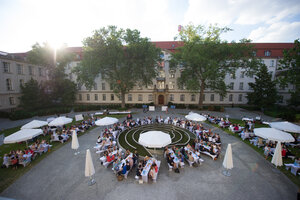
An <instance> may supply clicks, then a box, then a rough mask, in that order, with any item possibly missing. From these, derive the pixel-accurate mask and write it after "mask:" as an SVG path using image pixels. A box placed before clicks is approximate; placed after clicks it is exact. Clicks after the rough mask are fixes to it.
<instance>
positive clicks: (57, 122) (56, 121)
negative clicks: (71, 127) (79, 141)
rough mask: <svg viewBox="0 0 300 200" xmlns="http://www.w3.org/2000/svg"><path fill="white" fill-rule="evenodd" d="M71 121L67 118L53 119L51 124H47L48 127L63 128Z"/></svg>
mask: <svg viewBox="0 0 300 200" xmlns="http://www.w3.org/2000/svg"><path fill="white" fill-rule="evenodd" d="M72 121H73V119H72V118H67V117H58V118H55V119H54V120H53V121H52V122H50V123H49V126H63V125H65V124H69V123H71V122H72Z"/></svg>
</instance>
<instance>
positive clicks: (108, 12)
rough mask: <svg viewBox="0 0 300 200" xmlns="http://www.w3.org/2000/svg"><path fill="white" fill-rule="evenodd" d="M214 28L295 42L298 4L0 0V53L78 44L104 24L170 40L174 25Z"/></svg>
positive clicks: (267, 0)
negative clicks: (216, 25)
mask: <svg viewBox="0 0 300 200" xmlns="http://www.w3.org/2000/svg"><path fill="white" fill-rule="evenodd" d="M189 23H192V24H194V25H204V26H208V25H209V24H218V26H222V27H223V26H227V27H229V28H231V29H233V31H230V32H228V33H225V34H223V35H222V39H224V40H227V41H229V42H230V41H232V40H235V41H239V40H240V39H242V38H247V39H251V40H252V41H253V42H293V41H294V40H295V39H298V38H300V1H299V0H0V27H1V28H0V30H1V31H0V51H5V52H9V53H15V52H25V51H29V50H30V49H31V46H32V45H33V44H35V43H36V42H39V43H43V42H48V43H50V44H51V45H52V46H53V47H59V46H60V45H62V44H67V45H68V46H70V47H74V46H82V41H83V39H84V38H86V37H89V36H92V34H93V30H97V29H100V28H102V27H105V26H108V25H116V26H117V27H119V28H124V29H126V28H130V29H137V30H139V31H140V32H141V35H142V36H143V37H148V38H150V39H151V41H173V40H174V37H175V36H176V35H177V34H178V25H183V26H184V25H187V24H189Z"/></svg>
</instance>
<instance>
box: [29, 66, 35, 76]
mask: <svg viewBox="0 0 300 200" xmlns="http://www.w3.org/2000/svg"><path fill="white" fill-rule="evenodd" d="M28 70H29V75H34V70H33V67H32V66H28Z"/></svg>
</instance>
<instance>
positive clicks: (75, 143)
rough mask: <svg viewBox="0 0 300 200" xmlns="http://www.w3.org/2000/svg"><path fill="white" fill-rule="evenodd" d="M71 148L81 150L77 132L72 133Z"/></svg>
mask: <svg viewBox="0 0 300 200" xmlns="http://www.w3.org/2000/svg"><path fill="white" fill-rule="evenodd" d="M71 148H72V149H78V148H79V142H78V138H77V133H76V131H73V133H72V145H71Z"/></svg>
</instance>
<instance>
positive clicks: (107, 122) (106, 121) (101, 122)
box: [95, 117, 119, 126]
mask: <svg viewBox="0 0 300 200" xmlns="http://www.w3.org/2000/svg"><path fill="white" fill-rule="evenodd" d="M118 121H119V120H118V119H117V118H114V117H104V118H102V119H99V120H97V121H96V122H95V124H96V125H97V126H108V125H112V124H115V123H117V122H118Z"/></svg>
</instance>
